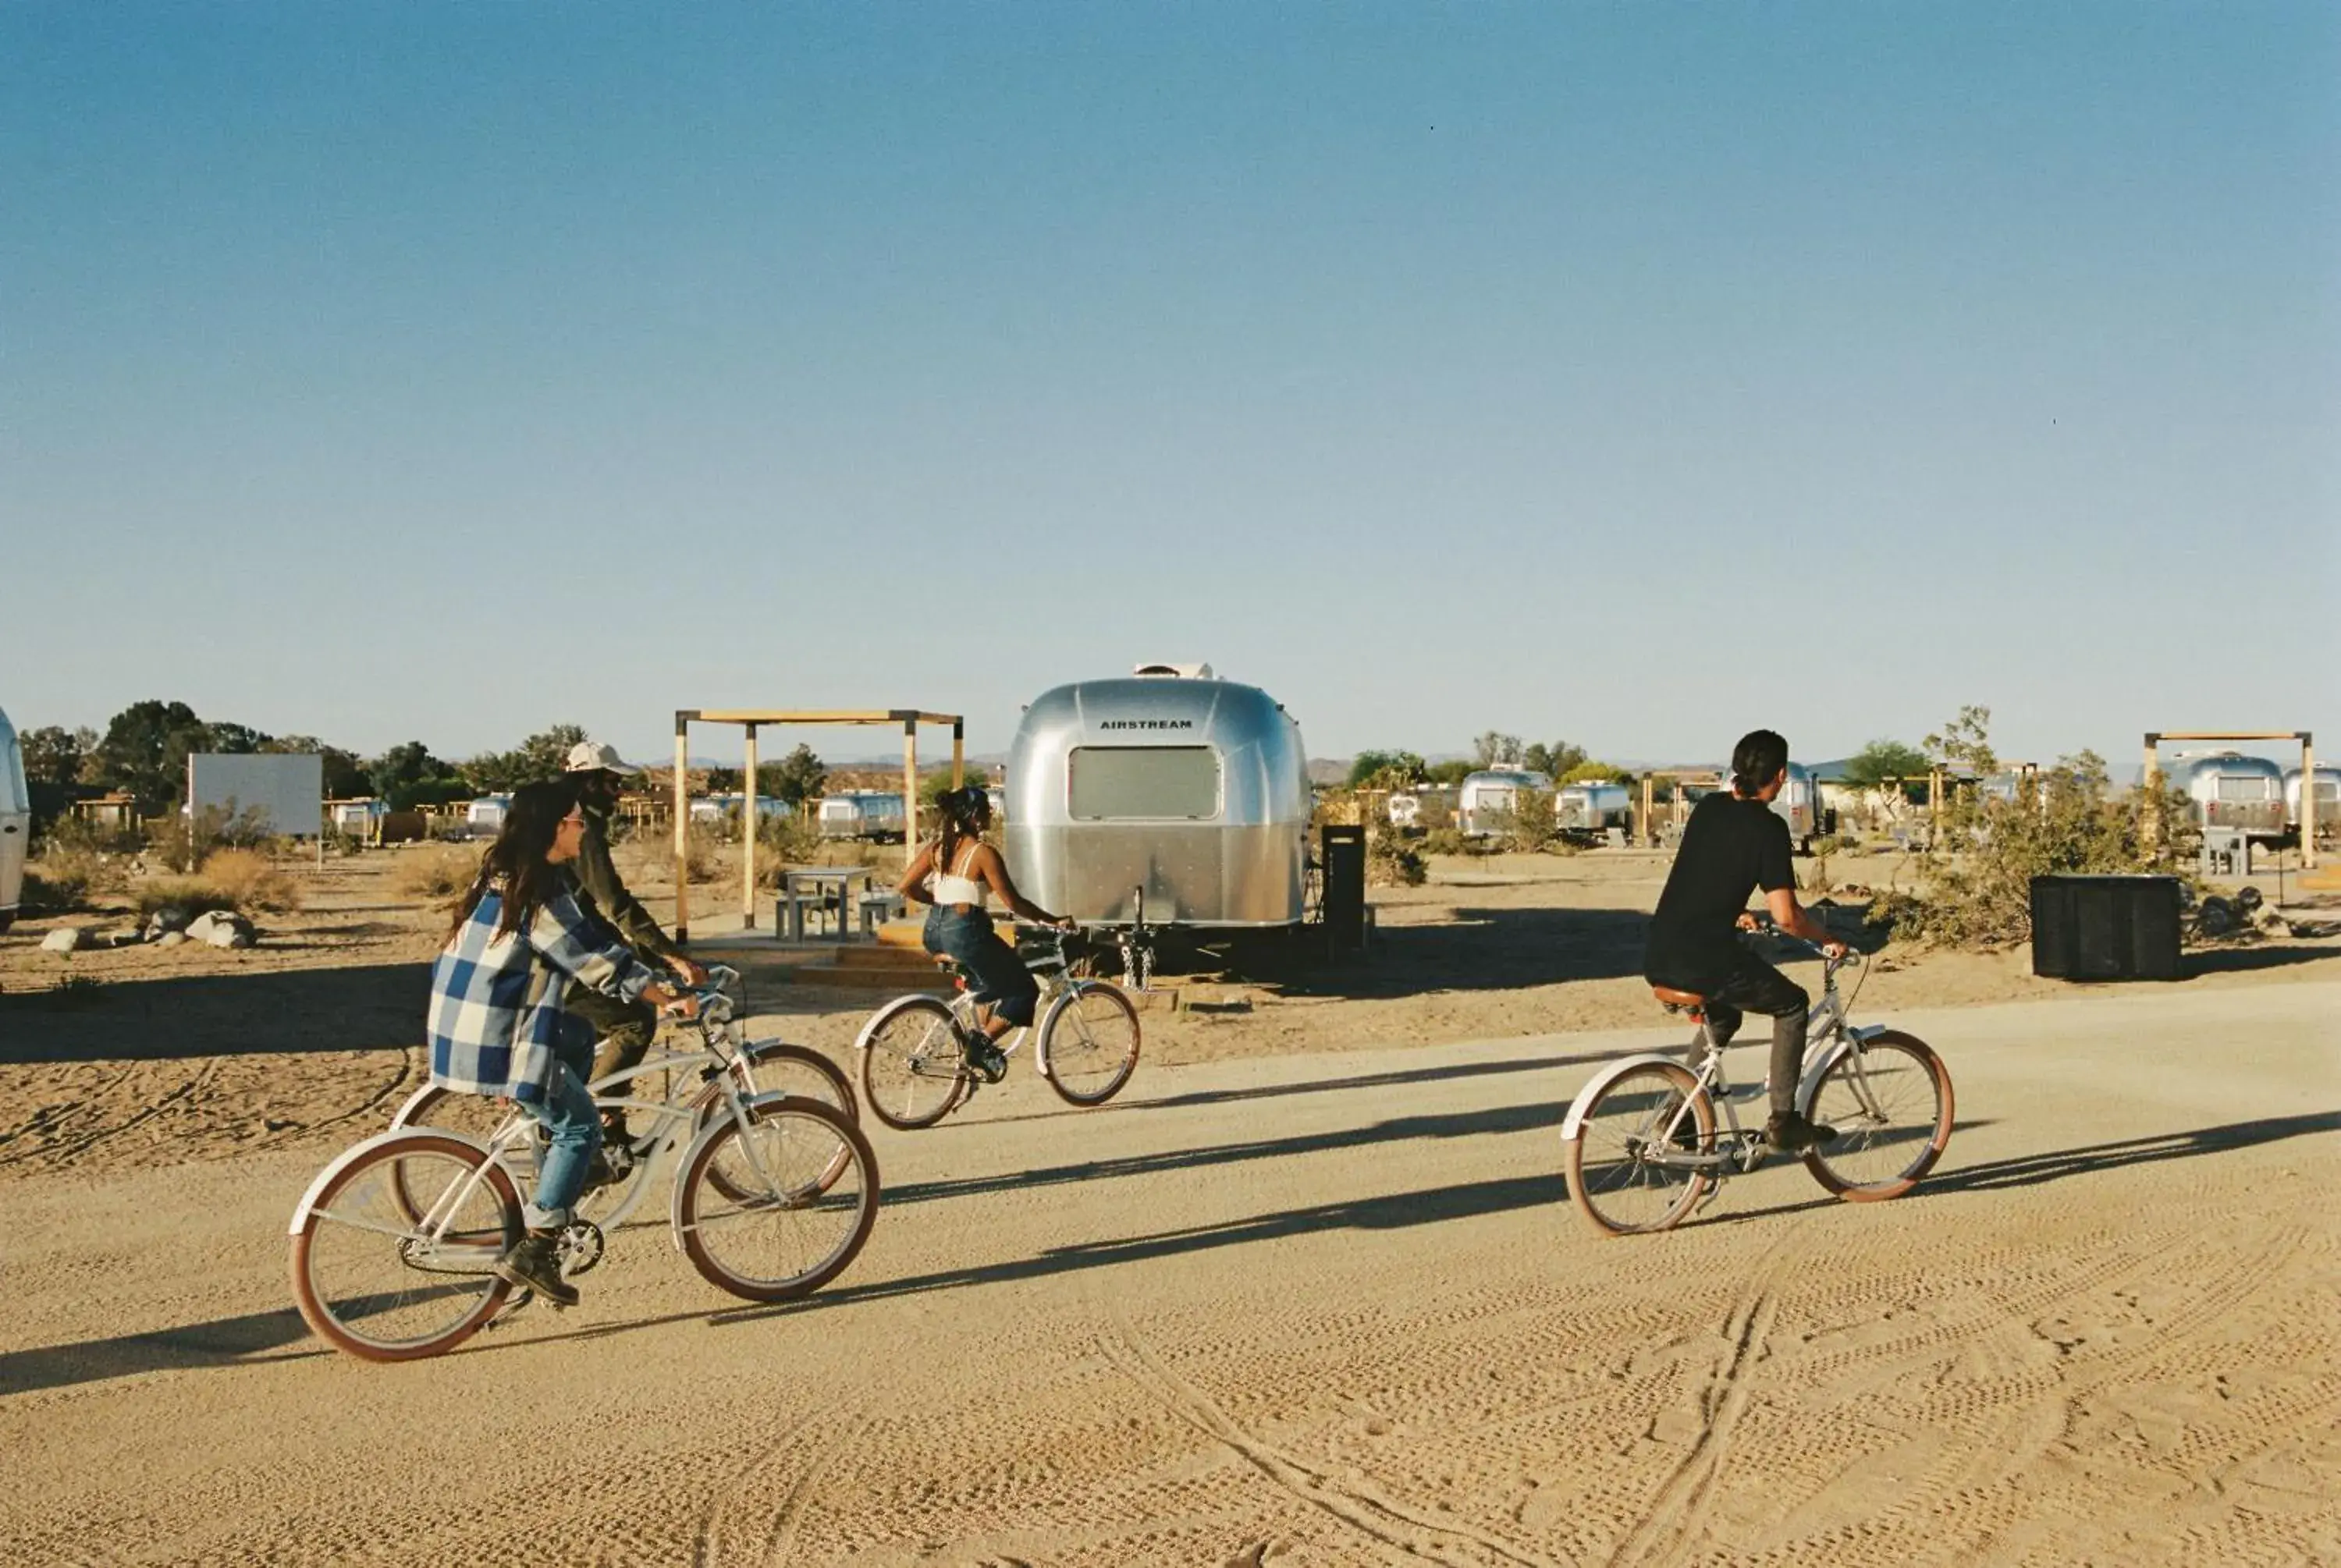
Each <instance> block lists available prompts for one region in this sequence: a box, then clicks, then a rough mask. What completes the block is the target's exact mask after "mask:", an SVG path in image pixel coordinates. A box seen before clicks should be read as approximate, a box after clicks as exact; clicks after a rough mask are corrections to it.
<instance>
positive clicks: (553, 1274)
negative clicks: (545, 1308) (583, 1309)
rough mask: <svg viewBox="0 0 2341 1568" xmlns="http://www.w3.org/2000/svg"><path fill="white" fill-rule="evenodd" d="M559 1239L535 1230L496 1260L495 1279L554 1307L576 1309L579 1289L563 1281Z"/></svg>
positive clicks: (551, 1234) (549, 1233) (550, 1233)
mask: <svg viewBox="0 0 2341 1568" xmlns="http://www.w3.org/2000/svg"><path fill="white" fill-rule="evenodd" d="M559 1240H560V1238H559V1237H558V1236H556V1235H554V1233H553V1232H552V1231H549V1230H533V1231H531V1232H529V1233H528V1234H527V1235H526V1236H523V1237H521V1238H520V1240H519V1241H517V1242H515V1243H513V1249H512V1250H511V1251H510V1252H508V1253H506V1254H504V1255H503V1256H502V1257H500V1258H498V1259H497V1260H496V1277H497V1278H498V1279H503V1280H508V1281H510V1282H511V1283H512V1284H513V1285H524V1286H526V1287H527V1288H528V1289H530V1290H533V1291H534V1292H536V1294H537V1295H541V1296H543V1297H544V1299H545V1300H547V1301H549V1302H551V1303H552V1304H553V1305H555V1306H575V1305H577V1287H576V1286H575V1285H572V1284H570V1283H569V1282H568V1281H567V1280H565V1279H563V1278H562V1277H561V1255H560V1252H559V1250H558V1248H557V1245H556V1244H557V1243H558V1241H559Z"/></svg>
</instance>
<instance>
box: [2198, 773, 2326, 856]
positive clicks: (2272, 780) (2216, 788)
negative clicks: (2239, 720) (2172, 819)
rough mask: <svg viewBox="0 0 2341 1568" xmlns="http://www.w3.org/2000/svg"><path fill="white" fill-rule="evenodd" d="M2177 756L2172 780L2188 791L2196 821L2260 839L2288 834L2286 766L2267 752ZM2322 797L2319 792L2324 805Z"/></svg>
mask: <svg viewBox="0 0 2341 1568" xmlns="http://www.w3.org/2000/svg"><path fill="white" fill-rule="evenodd" d="M2173 760H2174V761H2175V762H2176V763H2177V766H2176V767H2174V768H2173V769H2171V771H2170V781H2171V782H2172V784H2174V785H2175V786H2177V788H2178V789H2179V790H2180V791H2182V792H2183V793H2184V794H2185V795H2186V797H2187V816H2188V817H2189V818H2190V819H2192V820H2193V821H2194V824H2195V826H2197V828H2225V829H2232V830H2234V831H2236V832H2240V833H2242V834H2244V835H2245V836H2246V837H2247V838H2250V839H2281V838H2283V837H2284V835H2285V831H2286V804H2287V803H2286V799H2285V788H2284V769H2281V768H2279V767H2277V766H2276V764H2275V763H2273V762H2271V761H2269V760H2268V759H2266V758H2265V757H2246V756H2245V755H2244V754H2243V753H2242V752H2240V751H2220V752H2216V753H2213V754H2212V755H2210V756H2182V757H2179V758H2177V759H2173ZM2320 771H2321V769H2320ZM2295 799H2297V791H2296V792H2295ZM2323 799H2324V798H2323V797H2322V796H2320V797H2318V801H2319V804H2320V805H2321V804H2322V803H2323Z"/></svg>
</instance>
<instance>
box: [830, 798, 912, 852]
mask: <svg viewBox="0 0 2341 1568" xmlns="http://www.w3.org/2000/svg"><path fill="white" fill-rule="evenodd" d="M813 827H814V828H815V829H816V830H817V831H818V832H819V833H820V834H821V836H822V838H824V839H870V840H872V842H874V843H881V844H888V843H892V844H899V843H901V842H902V835H903V832H904V829H903V825H902V791H901V790H899V789H894V790H886V789H847V790H843V791H841V792H840V793H838V794H835V795H824V796H822V801H821V806H820V809H818V810H816V811H815V812H814V813H813Z"/></svg>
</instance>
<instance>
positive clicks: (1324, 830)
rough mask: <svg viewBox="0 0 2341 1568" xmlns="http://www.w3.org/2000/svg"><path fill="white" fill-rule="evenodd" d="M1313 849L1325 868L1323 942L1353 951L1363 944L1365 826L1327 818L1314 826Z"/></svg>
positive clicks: (1329, 945)
mask: <svg viewBox="0 0 2341 1568" xmlns="http://www.w3.org/2000/svg"><path fill="white" fill-rule="evenodd" d="M1317 853H1318V857H1319V859H1320V862H1321V863H1322V865H1323V866H1324V868H1325V883H1324V892H1323V895H1322V898H1323V902H1322V904H1321V905H1320V911H1321V913H1322V914H1323V917H1324V920H1325V945H1326V946H1327V947H1328V948H1330V949H1331V950H1332V951H1334V952H1336V953H1347V952H1353V951H1355V950H1356V949H1358V948H1362V947H1364V946H1365V945H1366V830H1365V829H1363V828H1360V827H1354V826H1351V825H1350V824H1347V823H1340V822H1328V823H1326V824H1324V825H1323V826H1322V827H1320V829H1318V830H1317Z"/></svg>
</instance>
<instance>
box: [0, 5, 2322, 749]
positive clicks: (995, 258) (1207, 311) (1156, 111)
mask: <svg viewBox="0 0 2341 1568" xmlns="http://www.w3.org/2000/svg"><path fill="white" fill-rule="evenodd" d="M681 9H682V8H676V7H662V6H623V5H596V6H593V7H564V8H553V7H531V6H522V5H499V6H476V5H471V6H455V5H430V4H415V5H313V4H301V5H264V4H238V5H209V6H207V5H170V6H160V7H151V8H150V7H142V6H138V5H107V6H103V7H99V6H88V5H42V4H20V5H11V6H9V7H7V8H5V10H0V536H5V555H0V581H6V582H8V583H10V584H12V585H15V591H12V592H11V593H9V595H8V609H7V617H8V620H9V621H10V623H11V625H12V628H13V633H14V634H13V635H12V636H11V638H10V640H9V641H10V645H11V646H12V648H13V649H14V650H15V657H14V658H12V659H10V660H8V661H7V669H8V670H9V674H8V676H7V678H6V680H5V683H0V706H5V708H6V710H7V711H8V712H9V713H10V715H11V716H12V717H13V718H14V719H15V720H16V722H17V723H18V725H19V726H20V727H24V728H30V727H34V726H37V725H41V724H47V723H66V724H75V723H87V724H93V725H102V724H103V723H104V721H105V719H106V717H107V716H108V715H110V714H111V713H113V712H114V711H115V710H117V709H119V708H121V707H124V706H125V705H127V704H128V703H130V702H133V701H135V700H139V699H142V698H146V697H164V698H177V699H181V700H185V701H187V702H189V703H190V704H192V705H193V706H194V708H195V709H196V710H197V711H198V712H200V713H202V714H203V715H204V716H205V717H207V718H220V719H231V718H232V719H238V720H241V721H243V722H245V723H249V724H253V725H256V726H259V727H261V728H264V729H272V730H276V731H280V732H283V731H304V732H312V733H316V734H320V735H323V736H325V737H326V738H328V739H334V740H336V741H338V742H340V743H343V744H346V745H350V746H352V747H354V748H356V749H363V750H369V751H370V750H374V749H380V748H381V747H383V746H385V745H387V744H390V743H392V742H395V741H398V740H402V739H408V738H410V737H419V738H421V739H424V740H426V741H428V742H429V743H430V744H431V745H432V746H433V749H436V750H438V751H440V752H441V753H442V754H443V755H449V756H461V755H465V754H468V753H470V752H472V751H474V750H478V749H483V748H487V747H491V746H503V745H509V744H510V743H511V742H512V741H513V740H514V739H517V738H518V737H519V736H520V735H522V734H523V733H525V732H527V731H529V730H532V729H539V728H542V727H543V725H544V724H546V723H549V722H552V721H554V720H556V719H577V720H579V721H582V722H584V723H586V724H587V725H589V726H590V727H592V728H593V729H596V730H597V731H599V732H602V733H603V734H606V735H607V736H609V737H610V738H612V739H614V740H616V741H617V742H619V744H621V746H622V747H623V748H624V749H627V750H628V751H630V752H637V753H639V752H651V753H653V754H655V753H656V752H657V751H659V750H660V749H662V746H663V745H664V744H666V742H665V741H664V739H663V738H664V736H665V734H666V732H667V729H668V727H669V726H668V715H669V714H671V713H672V710H673V709H675V708H676V707H678V706H705V707H718V706H727V705H759V706H774V707H799V706H806V707H824V708H827V707H857V706H863V705H872V706H880V707H891V706H897V705H916V706H921V707H925V708H930V709H942V710H959V711H964V712H965V713H967V714H968V715H969V719H970V730H971V743H972V744H973V745H974V746H975V747H977V748H978V749H999V748H1001V747H1003V746H1004V745H1005V743H1006V741H1007V739H1008V738H1009V735H1010V734H1011V731H1012V729H1013V727H1014V723H1015V719H1016V714H1017V710H1018V707H1019V705H1020V704H1021V703H1022V702H1023V701H1025V700H1028V699H1029V698H1030V697H1031V696H1032V695H1033V694H1035V693H1036V692H1038V691H1039V690H1042V689H1044V688H1046V687H1048V686H1051V685H1053V684H1055V683H1057V682H1058V681H1060V680H1068V679H1074V678H1079V677H1083V676H1090V675H1098V674H1110V673H1117V672H1120V671H1122V670H1126V669H1127V668H1128V667H1129V666H1130V665H1131V663H1132V662H1134V661H1136V660H1142V659H1163V658H1168V659H1180V660H1187V659H1208V660H1211V661H1212V662H1213V663H1214V664H1215V665H1216V666H1217V667H1218V669H1219V670H1220V672H1221V673H1222V674H1225V675H1229V676H1231V677H1234V678H1238V679H1243V680H1252V681H1255V682H1256V683H1258V684H1260V685H1262V686H1265V687H1267V688H1268V689H1269V690H1271V691H1273V692H1274V693H1275V694H1276V695H1277V696H1279V697H1280V699H1282V700H1284V701H1285V702H1286V703H1287V705H1288V706H1289V707H1290V709H1291V710H1293V711H1294V712H1295V713H1296V714H1297V715H1298V716H1299V717H1300V720H1301V722H1302V725H1303V727H1304V729H1305V731H1306V733H1307V736H1308V738H1309V741H1310V749H1311V750H1312V751H1314V752H1316V753H1318V754H1320V755H1338V754H1345V753H1347V752H1350V751H1351V750H1354V749H1358V748H1360V747H1366V746H1408V747H1412V748H1414V749H1420V750H1425V751H1443V750H1451V749H1461V748H1463V747H1465V746H1466V745H1468V743H1469V738H1470V737H1471V736H1472V735H1474V734H1476V733H1477V732H1479V731H1480V730H1483V729H1491V728H1492V729H1505V730H1510V731H1516V732H1519V733H1521V734H1523V735H1525V736H1528V737H1529V738H1530V739H1539V738H1541V739H1552V738H1555V737H1567V738H1569V739H1575V740H1578V741H1580V742H1582V743H1584V744H1586V745H1589V747H1591V748H1592V749H1594V751H1595V752H1596V753H1597V754H1599V755H1607V756H1612V757H1630V758H1642V759H1659V758H1666V759H1692V758H1701V757H1713V756H1716V755H1718V754H1720V753H1721V752H1723V751H1724V750H1726V749H1728V745H1729V743H1730V740H1731V739H1732V738H1733V737H1735V736H1737V735H1738V733H1739V732H1740V731H1742V730H1744V729H1748V728H1750V727H1752V726H1754V725H1756V724H1758V723H1768V724H1770V725H1772V726H1774V727H1776V728H1778V729H1783V730H1784V731H1786V732H1787V733H1788V736H1789V737H1790V739H1791V740H1792V742H1794V743H1795V745H1796V748H1797V750H1798V754H1799V755H1803V756H1807V757H1813V758H1819V757H1828V756H1835V755H1839V754H1842V753H1843V752H1845V751H1848V750H1849V749H1853V748H1855V747H1857V746H1858V745H1859V744H1860V743H1861V742H1862V741H1864V740H1866V739H1869V738H1871V737H1874V736H1881V735H1884V736H1894V737H1898V738H1901V739H1911V740H1915V739H1918V737H1919V736H1920V735H1922V734H1923V733H1925V732H1926V731H1927V730H1928V729H1930V728H1933V727H1934V726H1935V725H1936V724H1938V722H1939V721H1940V720H1942V719H1946V718H1948V716H1949V715H1950V714H1951V713H1952V712H1953V711H1955V710H1957V707H1958V706H1959V705H1960V704H1961V703H1964V702H1981V703H1986V704H1987V705H1989V706H1991V707H1992V708H1993V710H1995V714H1996V724H1995V733H1996V739H1998V740H1999V742H2000V745H2001V749H2002V750H2003V752H2004V753H2006V754H2008V755H2011V756H2037V757H2041V758H2044V759H2045V758H2048V757H2053V756H2054V755H2056V754H2057V753H2059V752H2063V751H2069V750H2074V749H2079V748H2080V747H2083V746H2093V747H2096V748H2097V749H2100V750H2102V751H2105V752H2107V754H2108V755H2110V756H2112V757H2114V758H2115V759H2117V760H2121V759H2127V758H2130V757H2131V756H2133V755H2134V753H2135V749H2136V738H2137V733H2138V731H2140V730H2141V729H2196V728H2212V727H2218V728H2228V727H2236V728H2263V727H2266V728H2284V729H2296V728H2302V727H2308V728H2316V729H2324V730H2326V731H2327V732H2328V733H2332V734H2333V735H2334V736H2335V740H2334V741H2331V742H2328V743H2327V746H2328V749H2331V747H2333V746H2334V745H2336V744H2341V710H2336V702H2335V695H2336V691H2341V680H2336V679H2335V676H2334V674H2333V660H2332V654H2331V651H2330V649H2331V642H2332V634H2333V630H2334V625H2335V620H2336V617H2335V607H2336V602H2341V599H2336V590H2341V523H2336V503H2341V87H2336V83H2341V9H2336V8H2335V7H2333V6H2331V5H2309V4H2303V5H2218V6H2209V5H2187V6H2167V5H2151V4H2130V3H2125V4H2118V5H2065V6H2056V7H2041V6H2037V5H2007V6H1994V5H1967V4H1961V5H1876V4H1866V3H1865V4H1854V5H1702V6H1698V7H1691V6H1665V5H1639V4H1638V5H1615V6H1597V5H1462V6H1428V5H1340V6H1333V5H1257V4H1244V5H1176V6H1173V5H1119V6H1098V5H1031V4H1020V5H941V6H921V5H886V6H854V5H822V6H749V5H740V6H704V7H693V8H689V9H688V10H687V11H686V12H683V14H682V15H677V14H675V13H677V12H678V11H679V10H681ZM2288 638H2289V639H2290V640H2287V639H2288ZM812 739H814V740H815V742H816V744H817V745H820V746H821V747H822V749H824V750H827V751H829V752H830V753H831V754H832V755H840V754H852V753H854V752H856V751H858V750H862V749H869V750H877V751H882V750H883V749H884V748H883V746H882V744H880V745H869V744H867V743H866V742H865V741H864V740H862V739H857V738H855V737H853V736H852V735H842V734H837V733H832V734H829V735H825V736H816V737H812ZM709 743H710V745H709V749H714V747H715V745H716V744H718V742H717V741H716V739H715V738H714V737H712V736H711V737H710V738H709ZM720 744H721V745H722V746H725V747H728V746H729V745H730V744H731V742H730V741H729V740H728V739H725V740H722V741H721V742H720Z"/></svg>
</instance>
